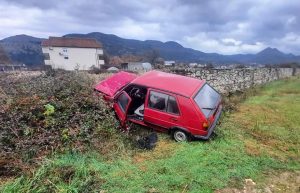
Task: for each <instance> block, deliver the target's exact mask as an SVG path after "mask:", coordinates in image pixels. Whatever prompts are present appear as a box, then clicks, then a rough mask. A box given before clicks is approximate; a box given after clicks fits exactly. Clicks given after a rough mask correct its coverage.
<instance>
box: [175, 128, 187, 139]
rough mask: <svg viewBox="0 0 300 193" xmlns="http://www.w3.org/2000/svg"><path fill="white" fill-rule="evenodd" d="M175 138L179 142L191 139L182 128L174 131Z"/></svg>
mask: <svg viewBox="0 0 300 193" xmlns="http://www.w3.org/2000/svg"><path fill="white" fill-rule="evenodd" d="M173 138H174V140H175V141H177V142H184V141H188V140H189V136H188V134H187V133H186V132H184V131H182V130H175V131H174V132H173Z"/></svg>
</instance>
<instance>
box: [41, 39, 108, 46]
mask: <svg viewBox="0 0 300 193" xmlns="http://www.w3.org/2000/svg"><path fill="white" fill-rule="evenodd" d="M42 46H45V47H47V46H52V47H75V48H102V45H101V44H100V43H99V42H98V41H97V40H96V39H91V38H68V37H49V39H47V40H44V41H42Z"/></svg>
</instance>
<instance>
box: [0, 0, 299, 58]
mask: <svg viewBox="0 0 300 193" xmlns="http://www.w3.org/2000/svg"><path fill="white" fill-rule="evenodd" d="M2 2H5V3H6V4H9V5H12V6H15V7H20V10H21V9H25V10H26V9H31V8H34V9H37V10H42V11H43V12H45V15H43V14H40V15H38V16H35V17H33V18H31V19H34V22H35V24H37V25H40V26H39V27H38V30H39V31H40V32H41V33H45V34H46V33H47V31H48V32H49V33H57V34H63V33H72V32H77V33H80V32H83V33H85V32H89V30H90V31H101V32H104V33H118V34H116V35H119V36H122V37H129V38H136V39H149V38H152V39H158V40H165V41H166V40H176V41H179V42H180V43H183V44H185V45H188V46H192V47H193V48H197V49H200V50H201V47H199V46H197V45H190V44H188V43H187V42H185V40H186V39H194V38H206V40H209V41H207V42H222V40H223V39H226V38H227V39H228V38H229V39H234V40H236V41H239V42H241V44H245V46H244V47H247V46H248V45H249V46H251V45H256V44H257V42H260V44H259V45H267V46H278V45H279V46H280V43H278V42H281V43H286V44H287V46H281V47H282V48H283V49H285V50H289V49H288V48H289V46H288V45H290V47H291V48H292V49H293V50H295V51H297V52H298V50H299V49H298V48H296V47H297V45H294V44H293V45H292V41H290V40H289V39H288V38H290V36H291V35H290V36H289V37H288V38H287V35H288V34H291V33H293V34H294V35H295V36H297V37H298V36H300V34H299V31H300V3H299V2H298V0H287V1H279V0H277V1H275V0H273V1H271V0H243V1H240V0H230V1H227V0H204V1H198V0H164V1H160V0H145V1H139V0H128V1H117V0H110V1H104V0H98V1H92V0H76V1H71V0H65V1H61V0H60V1H58V0H53V1H40V0H0V6H1V4H2ZM0 15H1V13H0ZM1 17H2V16H1ZM29 23H30V22H29ZM31 23H32V22H31ZM49 24H51V26H50V25H49ZM53 26H56V27H55V28H53ZM153 26H154V27H153ZM0 27H1V24H0ZM28 28H31V29H32V30H34V29H35V28H37V27H34V26H28ZM55 30H56V31H55ZM151 30H152V31H151ZM203 34H205V35H203ZM12 35H14V34H12ZM203 40H205V39H203ZM213 40H214V41H213ZM198 42H201V39H199V41H198ZM199 45H200V44H199ZM207 45H209V44H203V45H202V46H207ZM215 46H216V47H213V48H216V49H223V48H224V46H230V47H232V46H235V45H232V44H231V43H230V42H229V43H228V42H227V43H225V44H222V45H221V46H222V47H217V45H215ZM239 46H240V47H241V46H242V45H239ZM249 46H248V47H249ZM237 48H238V47H237ZM259 48H260V47H259ZM203 50H205V48H203ZM230 50H231V49H230ZM216 52H222V50H220V51H219V50H216Z"/></svg>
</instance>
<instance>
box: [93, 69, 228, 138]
mask: <svg viewBox="0 0 300 193" xmlns="http://www.w3.org/2000/svg"><path fill="white" fill-rule="evenodd" d="M95 90H96V91H99V92H100V93H102V94H104V99H105V100H108V101H112V102H113V108H114V110H115V112H116V115H117V117H118V118H119V120H120V122H121V125H122V126H123V127H124V128H126V123H127V122H132V123H135V124H139V125H143V126H147V127H151V128H153V129H155V130H158V131H164V132H168V133H169V134H171V136H172V137H173V138H174V139H175V140H176V141H187V140H189V139H191V138H198V139H208V138H209V137H210V136H211V134H212V133H213V131H214V128H215V126H216V124H217V121H218V119H219V117H220V114H221V112H222V105H221V96H220V94H219V93H218V92H217V91H216V90H214V89H213V88H212V87H211V86H209V85H208V84H207V83H206V81H205V80H199V79H195V78H190V77H185V76H180V75H175V74H169V73H165V72H160V71H150V72H147V73H145V74H143V75H141V76H137V75H135V74H132V73H128V72H119V73H117V74H114V75H113V76H111V77H109V78H107V79H105V80H103V81H101V82H100V83H99V84H98V85H97V86H96V87H95Z"/></svg>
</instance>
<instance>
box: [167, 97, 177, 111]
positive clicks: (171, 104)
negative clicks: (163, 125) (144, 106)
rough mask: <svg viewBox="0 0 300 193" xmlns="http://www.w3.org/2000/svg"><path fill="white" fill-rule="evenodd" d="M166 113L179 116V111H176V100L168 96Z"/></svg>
mask: <svg viewBox="0 0 300 193" xmlns="http://www.w3.org/2000/svg"><path fill="white" fill-rule="evenodd" d="M167 112H169V113H173V114H179V109H178V105H177V102H176V99H175V98H174V97H172V96H169V100H168V108H167Z"/></svg>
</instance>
